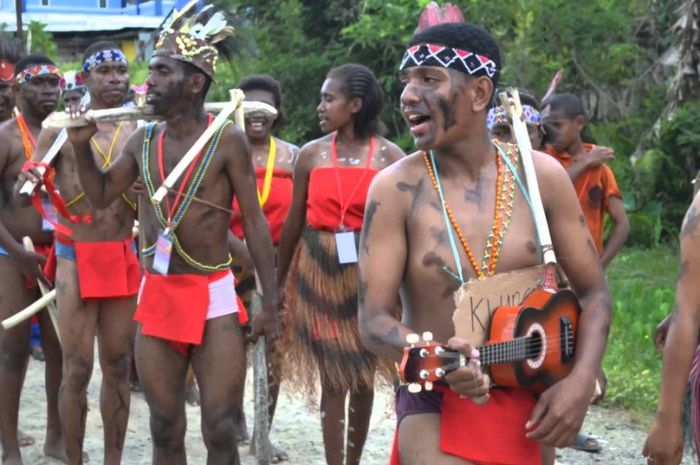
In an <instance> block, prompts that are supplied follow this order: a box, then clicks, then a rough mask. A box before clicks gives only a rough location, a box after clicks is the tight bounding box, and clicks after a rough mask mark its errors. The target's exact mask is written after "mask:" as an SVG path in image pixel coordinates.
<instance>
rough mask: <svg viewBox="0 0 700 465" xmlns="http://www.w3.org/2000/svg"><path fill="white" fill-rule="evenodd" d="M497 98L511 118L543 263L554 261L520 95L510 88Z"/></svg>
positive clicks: (555, 259) (554, 256) (554, 257)
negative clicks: (508, 91)
mask: <svg viewBox="0 0 700 465" xmlns="http://www.w3.org/2000/svg"><path fill="white" fill-rule="evenodd" d="M499 98H500V99H501V104H502V105H503V108H504V109H505V110H506V112H507V113H508V115H509V116H510V117H511V119H512V125H513V132H514V133H515V138H516V140H517V142H518V149H519V150H520V157H521V159H522V162H523V169H524V171H525V182H526V183H527V191H528V195H529V196H530V202H531V204H532V209H533V210H534V211H533V214H534V217H535V229H537V237H538V239H539V241H540V246H541V247H542V253H543V255H544V263H545V264H550V263H556V262H557V257H556V255H555V254H554V247H552V238H551V237H550V234H549V225H548V224H547V216H546V215H545V212H544V206H543V205H542V197H541V195H540V188H539V185H538V184H537V173H536V172H535V163H534V162H533V160H532V144H531V142H530V135H529V133H528V130H527V125H526V124H525V121H523V107H522V105H521V104H520V95H519V94H518V91H517V89H511V90H510V96H509V95H508V94H507V93H505V92H502V93H500V94H499Z"/></svg>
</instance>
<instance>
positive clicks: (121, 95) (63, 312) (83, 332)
mask: <svg viewBox="0 0 700 465" xmlns="http://www.w3.org/2000/svg"><path fill="white" fill-rule="evenodd" d="M82 78H83V82H84V83H85V85H86V86H87V89H88V92H89V93H90V106H91V107H92V108H93V109H105V108H117V107H120V106H122V104H123V103H124V100H125V99H126V94H127V90H128V87H129V86H128V85H129V71H128V64H127V60H126V57H125V56H124V53H123V52H122V51H121V50H120V49H119V46H118V45H116V44H115V43H112V42H107V41H105V42H97V43H95V44H92V45H91V46H90V47H88V48H87V49H86V50H85V54H84V59H83V67H82ZM135 127H136V126H135V124H134V123H131V122H120V123H100V124H98V127H97V132H96V133H95V134H94V136H92V137H91V138H90V139H89V141H88V143H89V144H90V147H91V148H92V152H93V154H94V158H95V162H96V163H98V164H99V166H101V167H103V168H105V169H106V168H108V167H109V166H110V165H111V164H112V163H114V162H115V161H116V160H118V158H119V156H120V153H121V151H122V148H123V147H124V145H125V144H126V141H127V140H128V139H129V136H130V135H131V133H132V132H133V131H134V129H135ZM57 133H58V131H56V130H45V131H43V132H42V133H41V135H40V137H39V147H38V148H37V150H36V152H35V154H34V157H33V158H34V160H35V161H40V160H41V159H42V157H43V156H44V154H45V153H46V151H47V150H48V148H49V147H50V146H51V144H52V143H53V141H54V139H55V138H56V135H57ZM56 160H57V161H56V164H55V170H56V177H55V180H54V182H55V183H56V185H57V186H58V188H59V190H60V192H61V195H62V196H63V197H64V198H65V199H66V201H65V206H66V207H67V210H68V213H69V215H68V217H65V216H64V215H61V217H60V218H59V221H58V224H57V226H56V258H57V270H56V289H57V301H58V310H59V331H60V334H61V338H62V344H63V355H64V362H63V382H62V384H61V395H60V399H59V408H60V414H61V424H62V426H63V433H64V435H65V442H66V453H67V455H68V460H69V463H70V464H71V465H78V464H82V463H83V451H82V449H83V439H84V436H85V419H86V415H87V410H88V407H87V396H86V391H87V386H88V383H89V381H90V376H91V374H92V368H93V358H94V357H93V355H94V343H95V336H97V339H98V350H99V358H100V367H101V368H102V389H101V392H100V410H101V413H102V420H103V424H104V440H105V444H104V450H105V459H104V463H105V464H107V465H116V464H119V463H120V462H121V456H122V449H123V447H124V438H125V436H126V426H127V420H128V417H129V404H130V391H129V371H130V370H129V368H130V363H131V347H132V345H133V338H134V330H135V325H134V321H133V316H134V310H135V308H136V294H137V292H138V286H139V279H140V267H139V262H138V260H137V258H136V254H135V246H134V243H133V239H132V237H131V234H132V226H133V224H134V218H135V211H136V203H135V202H136V201H135V199H133V198H132V197H130V196H129V195H128V194H126V193H124V194H123V195H120V196H119V197H118V198H117V199H116V200H115V201H114V202H112V203H111V204H110V205H109V206H108V207H107V208H106V209H100V210H98V209H96V208H94V207H93V205H92V204H91V202H90V200H89V199H88V197H87V196H86V195H85V193H84V191H83V188H82V187H81V185H80V181H79V179H78V173H77V162H76V155H75V153H74V151H73V147H72V145H71V144H69V143H66V144H64V146H63V147H62V148H61V152H60V154H59V155H58V157H57V158H56ZM25 179H26V176H25V175H24V174H23V175H22V176H21V178H20V183H18V185H21V183H22V182H23V181H24V180H25ZM59 203H60V202H59Z"/></svg>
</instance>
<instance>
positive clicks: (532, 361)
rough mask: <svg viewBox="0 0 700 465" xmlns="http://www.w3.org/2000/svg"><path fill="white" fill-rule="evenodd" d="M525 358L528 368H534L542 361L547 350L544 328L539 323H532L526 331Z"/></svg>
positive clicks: (538, 366) (540, 364) (539, 365)
mask: <svg viewBox="0 0 700 465" xmlns="http://www.w3.org/2000/svg"><path fill="white" fill-rule="evenodd" d="M526 337H527V355H528V357H527V359H526V362H527V364H528V366H529V367H530V368H532V369H533V370H536V369H538V368H540V367H541V366H542V364H543V363H544V355H545V353H546V352H547V340H546V339H545V332H544V328H543V327H542V326H541V325H539V324H534V325H532V326H531V327H530V328H529V329H528V331H527V335H526Z"/></svg>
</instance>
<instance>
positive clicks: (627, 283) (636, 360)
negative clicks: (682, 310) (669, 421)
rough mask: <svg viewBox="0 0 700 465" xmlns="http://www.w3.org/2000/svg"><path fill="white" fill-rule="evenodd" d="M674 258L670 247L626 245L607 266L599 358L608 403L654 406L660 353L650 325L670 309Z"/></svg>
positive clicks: (675, 261) (652, 327) (625, 405)
mask: <svg viewBox="0 0 700 465" xmlns="http://www.w3.org/2000/svg"><path fill="white" fill-rule="evenodd" d="M677 257H678V252H677V251H676V250H675V249H673V248H671V247H659V248H657V249H654V250H639V249H625V250H623V251H622V252H621V253H620V254H619V255H618V256H617V257H616V258H615V260H614V261H613V263H612V265H611V266H610V268H609V269H608V272H607V277H608V284H609V285H610V292H611V293H612V297H613V323H612V327H611V329H610V338H609V340H608V348H607V351H606V353H605V359H604V361H603V366H604V367H605V371H606V373H607V375H608V381H609V382H608V394H607V402H610V403H613V404H617V405H622V406H624V407H628V408H633V409H636V410H645V411H647V412H648V411H653V409H654V408H655V406H656V402H657V399H658V387H659V381H660V372H661V354H660V353H659V352H658V351H657V350H656V349H655V347H654V330H655V328H656V325H657V324H658V323H659V322H660V321H661V320H662V319H663V318H664V317H665V316H666V315H667V314H668V313H669V311H670V310H671V308H673V303H674V293H675V279H676V272H677V269H678V258H677Z"/></svg>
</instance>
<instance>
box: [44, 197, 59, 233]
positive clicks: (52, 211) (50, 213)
mask: <svg viewBox="0 0 700 465" xmlns="http://www.w3.org/2000/svg"><path fill="white" fill-rule="evenodd" d="M41 204H42V206H43V207H44V213H46V218H44V217H42V218H41V230H42V231H54V230H55V229H56V228H55V227H54V225H53V224H51V221H53V222H54V223H56V222H57V221H58V214H57V213H56V207H54V206H53V204H52V203H51V202H50V201H49V200H46V199H43V200H42V201H41Z"/></svg>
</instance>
